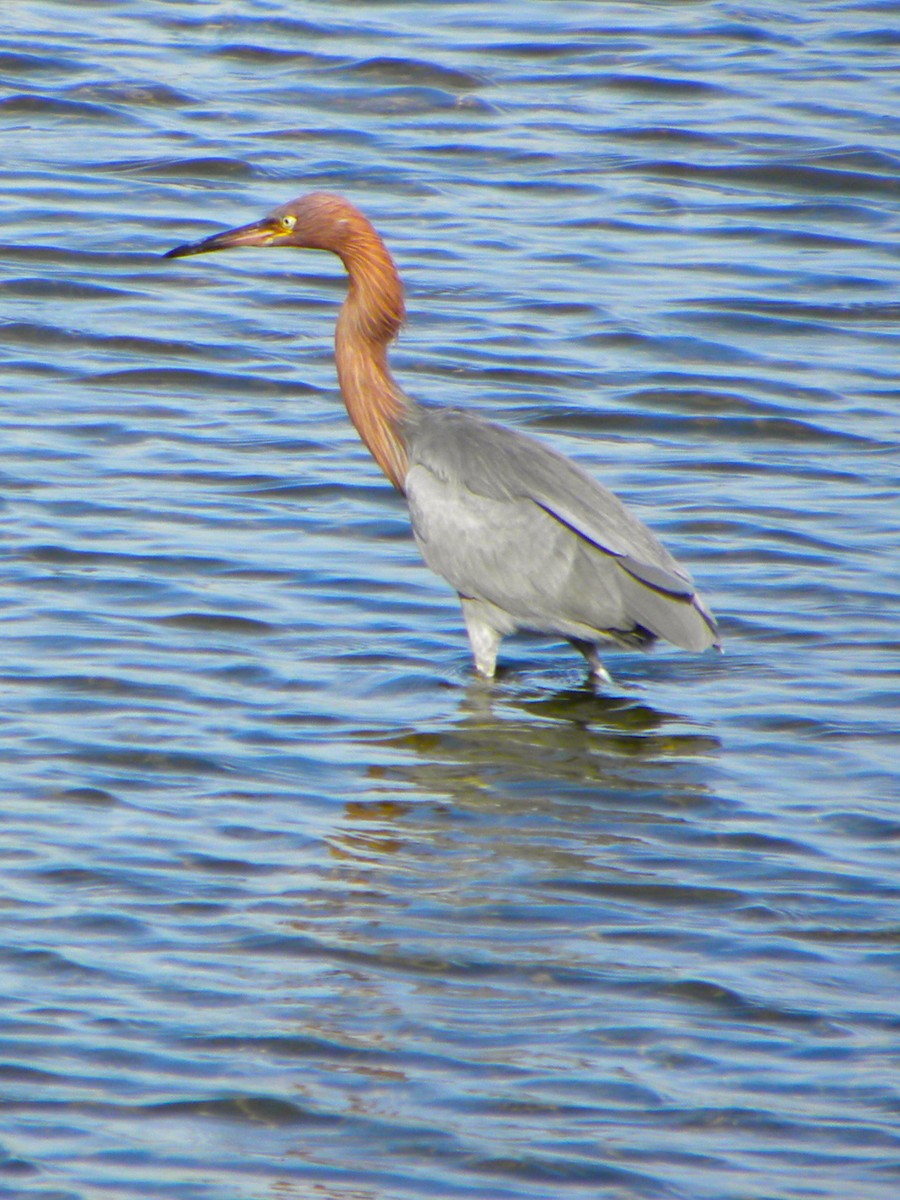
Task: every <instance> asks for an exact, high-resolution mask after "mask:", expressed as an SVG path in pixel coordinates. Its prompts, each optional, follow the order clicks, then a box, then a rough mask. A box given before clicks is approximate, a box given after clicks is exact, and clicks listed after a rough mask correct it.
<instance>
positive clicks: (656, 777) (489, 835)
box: [332, 686, 720, 867]
mask: <svg viewBox="0 0 900 1200" xmlns="http://www.w3.org/2000/svg"><path fill="white" fill-rule="evenodd" d="M358 740H359V742H360V743H362V745H363V746H366V745H368V746H371V747H372V748H373V751H374V750H375V748H376V747H377V749H378V754H377V756H376V755H374V754H373V757H378V758H379V759H381V760H382V763H383V758H384V751H385V750H389V751H391V752H393V756H392V757H393V759H394V761H392V762H391V763H390V764H389V765H377V766H375V765H373V766H371V767H370V768H369V769H368V777H369V781H370V794H371V799H369V800H366V801H355V802H353V803H349V804H347V806H346V808H345V820H344V821H343V822H342V823H341V826H340V827H339V829H338V830H337V831H336V832H335V834H334V835H333V838H332V848H333V850H334V851H335V852H336V853H337V854H338V856H344V855H349V856H352V857H356V856H361V857H362V858H368V857H371V856H372V855H374V856H375V857H381V856H383V855H386V856H392V855H395V854H404V853H409V854H411V855H412V856H413V857H415V858H416V859H418V858H419V854H420V851H421V853H423V854H426V857H428V858H429V859H430V858H431V857H432V855H433V854H434V853H435V852H437V853H439V852H440V847H441V846H442V845H444V844H446V843H452V842H453V841H455V839H456V838H457V837H459V836H460V833H461V829H460V825H461V823H462V828H463V829H467V828H468V822H469V821H470V820H477V821H478V822H479V838H478V839H477V840H478V841H479V842H481V841H484V844H483V845H482V846H481V850H480V851H479V854H482V853H483V854H488V855H489V854H491V853H494V852H496V851H497V850H498V849H501V848H502V847H505V850H504V853H506V852H510V853H513V854H514V856H516V855H519V854H522V855H524V856H525V857H527V858H528V859H529V860H534V859H535V858H536V857H537V858H539V859H541V860H545V862H546V865H547V866H548V867H550V866H551V863H556V866H559V862H558V859H559V852H560V848H559V842H558V838H559V837H560V836H562V834H561V831H562V830H565V829H568V830H579V831H580V832H579V834H578V836H577V837H576V838H575V839H574V841H573V842H572V845H571V846H570V849H569V852H568V853H569V854H571V853H574V852H575V847H576V844H577V845H578V846H582V839H584V842H585V845H588V846H596V845H597V844H599V843H603V844H608V843H611V842H617V841H621V840H626V841H630V840H632V839H633V838H634V836H635V835H636V833H637V832H638V831H639V829H641V828H643V827H645V826H646V824H647V823H648V822H651V823H654V824H657V823H662V824H670V823H673V822H680V821H681V820H682V819H684V817H686V816H687V815H688V814H692V813H693V814H696V813H697V812H698V811H699V810H702V809H703V808H705V807H706V806H707V805H709V804H710V803H715V801H714V799H713V797H714V790H713V778H712V772H711V766H710V760H711V759H714V758H715V757H716V756H717V754H718V751H719V749H720V742H719V740H718V739H717V738H715V737H713V736H711V735H710V734H708V733H707V732H705V731H704V730H703V729H701V728H695V727H691V726H690V725H689V724H688V723H687V722H686V721H685V720H684V719H682V718H680V717H678V716H676V715H674V714H671V713H666V712H662V711H660V710H658V709H655V708H653V707H651V706H649V705H647V704H643V703H640V702H635V701H633V700H630V699H625V698H621V697H612V696H595V695H592V694H591V692H590V691H587V690H585V689H584V688H573V689H568V690H565V691H560V692H556V693H553V694H546V693H540V692H536V691H534V690H530V691H529V692H527V693H526V694H522V695H518V696H516V695H514V694H511V693H510V692H509V691H508V690H504V691H503V692H502V693H493V692H491V691H488V690H486V689H485V688H483V687H477V686H472V687H470V688H469V690H468V693H467V695H466V699H465V701H464V702H463V704H462V705H461V706H460V711H459V716H458V717H457V719H456V720H455V721H454V722H453V723H452V724H449V725H444V726H441V727H436V728H434V729H431V730H423V729H421V728H409V729H407V730H406V731H404V732H402V733H399V734H385V733H384V731H383V730H381V731H377V732H372V733H371V734H366V733H363V732H361V733H360V734H359V735H358ZM404 796H407V797H409V799H408V801H406V802H404ZM468 839H469V834H468V833H466V834H465V835H464V840H465V841H468ZM563 840H566V839H565V837H564V838H563ZM491 843H493V848H492V847H491ZM426 846H430V847H431V849H430V850H428V851H427V853H426V851H425V849H424V847H426ZM582 848H583V846H582ZM470 853H474V851H471V850H470ZM578 853H579V854H580V850H579V851H578Z"/></svg>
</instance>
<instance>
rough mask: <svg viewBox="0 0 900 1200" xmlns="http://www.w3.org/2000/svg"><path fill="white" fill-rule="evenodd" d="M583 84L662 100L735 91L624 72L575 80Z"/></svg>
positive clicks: (701, 82)
mask: <svg viewBox="0 0 900 1200" xmlns="http://www.w3.org/2000/svg"><path fill="white" fill-rule="evenodd" d="M570 82H578V83H580V84H582V85H586V86H589V87H596V88H609V89H610V90H611V91H616V92H626V93H627V92H633V93H635V94H637V95H640V96H647V97H658V98H659V99H661V100H677V99H681V98H684V99H695V98H698V97H703V98H704V99H705V98H710V97H713V96H727V95H731V94H734V93H733V91H732V89H730V88H725V87H722V85H721V84H716V83H712V82H710V81H709V80H703V79H683V78H677V77H675V76H668V77H667V76H662V75H638V74H623V73H621V72H605V73H604V72H598V73H597V74H595V75H583V76H578V77H576V80H574V81H571V80H570Z"/></svg>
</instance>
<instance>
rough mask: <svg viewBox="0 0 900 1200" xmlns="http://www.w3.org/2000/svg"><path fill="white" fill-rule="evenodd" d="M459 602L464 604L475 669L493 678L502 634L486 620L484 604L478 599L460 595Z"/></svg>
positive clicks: (464, 616)
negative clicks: (483, 610)
mask: <svg viewBox="0 0 900 1200" xmlns="http://www.w3.org/2000/svg"><path fill="white" fill-rule="evenodd" d="M459 602H460V604H461V605H462V614H463V620H464V621H465V623H466V633H467V634H468V635H469V645H470V646H471V647H472V656H473V657H474V659H475V670H476V671H477V672H478V674H479V675H483V676H484V677H485V679H493V678H494V672H495V671H496V669H497V648H498V647H499V645H500V640H501V634H500V633H499V632H498V631H497V630H496V629H495V628H494V627H493V625H489V624H488V622H487V621H485V619H484V615H483V613H482V611H481V609H482V606H481V605H480V604H479V603H478V601H477V600H471V599H469V598H468V597H467V596H460V598H459Z"/></svg>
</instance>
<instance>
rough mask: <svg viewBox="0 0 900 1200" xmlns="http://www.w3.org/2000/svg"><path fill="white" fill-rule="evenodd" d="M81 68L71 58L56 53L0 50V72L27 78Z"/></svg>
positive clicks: (74, 71)
mask: <svg viewBox="0 0 900 1200" xmlns="http://www.w3.org/2000/svg"><path fill="white" fill-rule="evenodd" d="M79 70H81V64H80V63H78V62H76V61H75V60H74V59H71V58H63V57H60V56H59V55H56V54H47V53H41V54H28V53H25V52H23V51H14V50H3V51H0V72H2V73H4V74H7V75H27V76H28V77H29V78H31V77H33V76H34V75H37V74H42V75H64V74H66V73H69V74H75V73H76V72H77V71H79Z"/></svg>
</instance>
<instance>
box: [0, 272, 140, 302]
mask: <svg viewBox="0 0 900 1200" xmlns="http://www.w3.org/2000/svg"><path fill="white" fill-rule="evenodd" d="M0 290H2V291H4V292H6V293H7V294H8V295H10V296H23V297H25V298H28V299H41V300H43V299H48V300H54V301H63V300H95V299H103V300H107V299H115V300H121V299H122V298H123V297H124V296H126V295H127V294H128V293H127V292H126V291H125V290H124V289H122V288H115V287H110V286H109V285H108V284H100V283H89V282H87V281H86V280H79V279H67V278H64V277H63V278H58V279H7V280H4V281H3V282H2V283H0Z"/></svg>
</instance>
